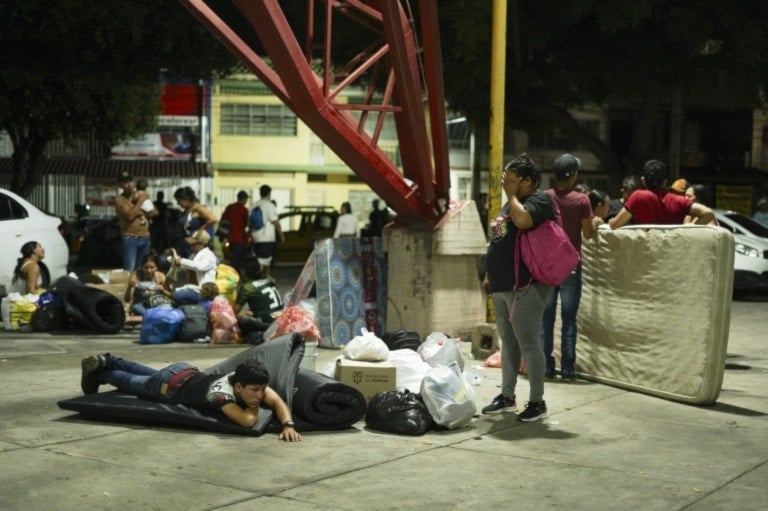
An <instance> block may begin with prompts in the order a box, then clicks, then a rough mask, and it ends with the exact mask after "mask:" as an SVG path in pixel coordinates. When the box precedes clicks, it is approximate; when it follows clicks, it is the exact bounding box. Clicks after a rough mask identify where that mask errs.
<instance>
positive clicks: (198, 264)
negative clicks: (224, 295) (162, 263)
mask: <svg viewBox="0 0 768 511" xmlns="http://www.w3.org/2000/svg"><path fill="white" fill-rule="evenodd" d="M210 241H211V237H210V236H209V235H208V232H207V231H197V232H196V233H195V234H194V235H192V236H189V237H188V238H186V239H185V242H186V243H187V244H188V245H189V247H190V249H191V250H192V258H191V259H187V258H185V257H179V256H178V254H176V251H175V250H174V251H173V256H172V257H173V261H174V264H175V265H176V266H178V267H179V268H181V269H182V270H192V271H193V272H194V277H195V279H194V280H195V281H194V283H192V282H190V283H188V284H185V285H183V286H181V287H180V288H178V289H176V290H175V291H174V292H173V295H172V298H173V301H174V303H175V304H176V305H183V304H187V303H199V302H200V286H202V285H203V284H205V283H206V282H213V283H214V284H215V283H216V266H218V264H219V260H218V259H217V258H216V254H214V253H213V250H211V249H210V248H208V243H210Z"/></svg>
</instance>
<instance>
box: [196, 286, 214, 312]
mask: <svg viewBox="0 0 768 511" xmlns="http://www.w3.org/2000/svg"><path fill="white" fill-rule="evenodd" d="M217 296H219V286H218V285H217V284H216V283H215V282H206V283H205V284H203V285H202V286H200V301H199V302H198V305H202V306H203V309H205V313H206V314H207V315H208V316H209V317H210V315H211V302H213V299H214V298H216V297H217Z"/></svg>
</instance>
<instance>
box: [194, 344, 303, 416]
mask: <svg viewBox="0 0 768 511" xmlns="http://www.w3.org/2000/svg"><path fill="white" fill-rule="evenodd" d="M251 358H256V359H258V360H260V361H261V362H262V363H263V364H264V366H265V367H266V368H267V371H269V386H270V387H272V389H273V390H275V391H276V392H277V393H278V395H279V396H280V397H281V398H282V399H283V401H285V403H286V404H287V405H288V407H289V408H290V407H291V404H292V402H293V388H294V380H295V378H296V371H297V370H298V369H299V365H300V364H301V360H302V358H304V339H303V338H302V337H301V335H299V334H287V335H282V336H280V337H276V338H275V339H272V340H271V341H268V342H265V343H263V344H259V345H257V346H253V347H250V348H249V349H247V350H245V351H242V352H240V353H238V354H237V355H234V356H232V357H230V358H228V359H226V360H223V361H221V362H219V363H218V364H215V365H213V366H211V367H209V368H208V369H206V370H205V371H203V372H205V373H208V374H227V373H231V372H234V370H235V368H236V367H237V366H238V365H239V364H240V363H242V362H244V361H246V360H249V359H251Z"/></svg>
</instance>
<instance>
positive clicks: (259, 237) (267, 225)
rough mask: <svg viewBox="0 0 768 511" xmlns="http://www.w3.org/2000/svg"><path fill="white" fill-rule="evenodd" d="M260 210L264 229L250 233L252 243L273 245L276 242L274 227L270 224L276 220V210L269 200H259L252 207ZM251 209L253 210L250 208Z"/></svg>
mask: <svg viewBox="0 0 768 511" xmlns="http://www.w3.org/2000/svg"><path fill="white" fill-rule="evenodd" d="M256 206H258V207H259V208H261V216H262V217H263V218H264V227H262V228H261V229H259V230H258V231H253V232H251V236H253V242H254V243H274V242H275V241H276V240H277V233H276V232H275V225H274V224H273V223H272V222H274V221H275V220H277V208H276V207H275V205H274V204H272V201H270V200H269V199H259V200H257V201H256V203H255V204H254V205H253V207H254V208H255V207H256ZM251 209H253V208H251Z"/></svg>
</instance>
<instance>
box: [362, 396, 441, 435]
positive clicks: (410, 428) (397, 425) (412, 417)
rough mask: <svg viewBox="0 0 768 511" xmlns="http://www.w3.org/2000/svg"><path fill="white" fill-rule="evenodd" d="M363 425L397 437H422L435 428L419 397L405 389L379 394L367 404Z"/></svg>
mask: <svg viewBox="0 0 768 511" xmlns="http://www.w3.org/2000/svg"><path fill="white" fill-rule="evenodd" d="M365 425H366V426H367V427H369V428H371V429H377V430H379V431H386V432H388V433H397V434H399V435H410V436H419V435H423V434H424V433H426V432H427V431H429V430H430V429H432V428H433V427H434V426H435V422H434V420H433V419H432V416H431V415H430V414H429V410H427V407H426V406H424V403H423V402H422V400H421V397H420V396H419V395H418V394H414V393H412V392H410V391H408V390H407V389H406V390H405V391H404V392H400V391H398V390H390V391H388V392H379V393H378V394H376V395H375V396H373V397H372V398H371V401H370V402H369V403H368V412H367V413H366V414H365Z"/></svg>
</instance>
